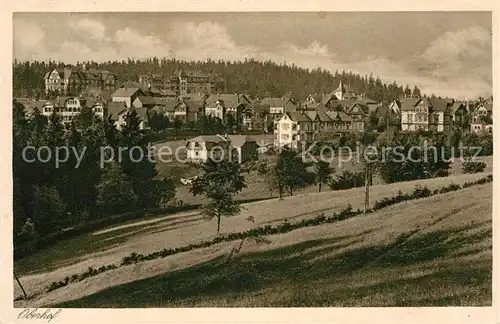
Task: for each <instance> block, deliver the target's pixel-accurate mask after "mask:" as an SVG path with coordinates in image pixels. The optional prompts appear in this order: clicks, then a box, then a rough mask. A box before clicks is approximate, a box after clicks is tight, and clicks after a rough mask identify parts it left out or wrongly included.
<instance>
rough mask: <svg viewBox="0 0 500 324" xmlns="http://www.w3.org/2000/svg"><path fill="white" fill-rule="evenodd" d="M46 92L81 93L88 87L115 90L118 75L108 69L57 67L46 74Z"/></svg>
mask: <svg viewBox="0 0 500 324" xmlns="http://www.w3.org/2000/svg"><path fill="white" fill-rule="evenodd" d="M44 83H45V93H46V94H47V95H49V94H51V93H54V94H56V95H72V96H78V95H81V94H82V93H83V92H84V91H85V90H86V89H88V88H93V89H98V90H103V91H109V92H112V91H114V90H115V89H116V88H117V86H118V79H117V76H116V75H115V74H114V73H112V72H110V71H107V70H97V69H86V68H85V66H84V67H83V68H72V67H66V68H56V69H53V70H51V71H48V72H47V73H46V74H45V75H44Z"/></svg>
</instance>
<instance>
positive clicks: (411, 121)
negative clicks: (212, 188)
mask: <svg viewBox="0 0 500 324" xmlns="http://www.w3.org/2000/svg"><path fill="white" fill-rule="evenodd" d="M406 116H407V119H408V122H409V123H413V115H412V114H411V113H409V114H407V115H406Z"/></svg>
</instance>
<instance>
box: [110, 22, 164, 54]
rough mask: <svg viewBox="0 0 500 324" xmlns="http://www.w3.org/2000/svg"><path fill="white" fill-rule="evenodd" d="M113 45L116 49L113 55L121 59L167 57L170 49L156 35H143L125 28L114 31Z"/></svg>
mask: <svg viewBox="0 0 500 324" xmlns="http://www.w3.org/2000/svg"><path fill="white" fill-rule="evenodd" d="M113 41H114V44H115V45H116V47H117V53H116V55H115V57H116V56H118V57H121V59H126V58H129V57H130V58H134V59H144V58H149V57H153V56H156V57H169V56H170V54H171V47H170V45H169V44H167V43H165V42H164V41H163V40H162V39H161V38H160V37H158V36H156V35H143V34H141V33H139V32H138V31H137V30H134V29H132V28H129V27H126V28H125V29H120V30H118V31H116V33H115V35H114V39H113Z"/></svg>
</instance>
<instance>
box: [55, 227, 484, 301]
mask: <svg viewBox="0 0 500 324" xmlns="http://www.w3.org/2000/svg"><path fill="white" fill-rule="evenodd" d="M473 228H475V226H464V227H461V228H455V229H453V230H443V231H436V232H431V233H426V234H419V233H416V232H415V231H413V232H409V233H405V234H402V235H400V236H399V237H398V238H396V239H395V240H394V241H393V242H391V243H389V244H380V245H374V246H366V247H359V248H354V249H351V250H348V251H344V252H340V253H334V252H338V251H339V250H340V249H342V248H345V247H347V246H349V245H352V243H353V241H359V239H362V238H363V236H359V235H358V237H356V236H344V237H338V238H333V239H323V240H311V241H306V242H302V243H299V244H295V245H292V246H288V247H285V248H279V249H274V250H270V251H265V252H254V253H247V254H244V255H236V256H235V258H234V259H233V260H232V261H231V263H229V264H225V262H224V260H225V256H221V257H219V258H216V259H214V260H212V261H210V262H206V263H203V264H200V265H197V266H194V267H190V268H187V269H182V270H178V271H173V272H171V273H167V274H164V275H160V276H157V277H153V278H148V279H143V280H138V281H135V282H133V283H129V284H124V285H120V286H116V287H111V288H108V289H106V290H103V291H101V292H98V293H96V294H93V295H89V296H86V297H84V298H81V299H78V300H75V301H70V302H65V303H62V304H60V305H56V306H57V307H76V308H78V307H85V308H89V307H90V308H92V307H94V308H101V307H118V308H119V307H132V308H133V307H175V306H178V305H183V306H186V305H188V306H196V305H200V304H204V303H207V301H210V303H211V305H212V306H214V307H215V306H217V305H216V304H217V301H218V300H224V299H225V298H226V297H228V296H231V298H232V299H242V298H244V297H247V296H252V295H255V294H257V293H259V292H262V291H263V290H266V289H272V288H273V287H290V289H291V291H297V292H298V293H297V296H296V298H294V297H292V298H288V299H282V300H279V301H274V302H273V305H272V306H275V307H294V306H295V307H296V306H309V307H314V306H318V307H319V306H328V305H345V304H346V303H347V304H348V305H349V303H351V304H352V305H351V306H357V305H359V306H370V305H362V302H360V301H359V300H360V298H362V297H367V296H368V297H369V296H371V295H376V294H380V293H382V294H386V295H391V294H392V295H394V294H396V295H397V294H400V293H401V294H402V296H406V297H405V298H406V299H405V298H403V297H401V298H402V299H398V298H396V299H394V300H392V301H389V302H388V301H385V302H384V303H386V304H387V303H388V305H386V304H385V305H384V306H398V305H400V304H404V302H405V300H406V301H408V300H414V299H412V296H411V292H412V290H413V289H417V288H418V289H422V287H424V289H427V288H428V289H432V288H433V287H436V286H440V287H443V289H444V290H446V289H457V287H462V286H467V285H471V284H472V285H482V286H484V285H485V283H486V285H489V286H491V260H489V261H487V262H486V263H484V264H483V265H482V266H481V267H480V268H478V269H469V267H466V268H464V269H462V268H461V267H458V268H453V269H449V268H446V269H441V268H439V269H435V270H436V271H434V272H433V273H431V274H428V275H424V276H420V277H418V278H413V279H398V278H394V279H393V280H390V281H388V282H382V283H377V284H372V285H370V284H369V283H367V285H365V286H362V287H358V288H354V287H352V286H349V285H350V284H349V281H343V279H342V278H343V277H344V278H347V277H350V278H351V279H350V280H351V281H350V282H351V283H352V282H353V281H352V278H353V276H356V271H360V275H359V280H360V281H361V282H363V281H362V280H363V277H362V275H361V271H362V272H363V273H366V272H367V271H371V273H372V275H373V276H375V277H377V273H384V271H387V269H392V270H394V269H403V270H402V272H403V273H404V269H405V267H408V266H412V265H417V264H419V263H423V262H428V261H432V260H436V259H443V258H453V257H454V255H455V253H456V251H457V250H458V249H459V248H461V247H463V246H468V245H471V244H474V243H477V242H481V241H483V240H484V239H485V238H488V236H491V229H488V230H483V231H479V232H477V233H473V234H466V233H464V232H465V231H467V230H470V229H473ZM364 235H365V236H366V235H369V234H364ZM271 240H272V237H271ZM323 247H324V248H323ZM319 255H326V257H323V258H321V259H318V258H317V257H318V256H319ZM476 270H477V271H476ZM325 280H326V282H327V284H325ZM329 280H331V281H329ZM318 282H321V283H322V284H318ZM329 282H331V284H330V283H329ZM488 283H489V284H488ZM313 287H314V288H313ZM425 287H427V288H425ZM313 289H314V294H313V295H311V293H313V291H312V290H313ZM481 289H482V290H481V293H483V294H486V292H484V289H485V288H484V287H483V288H481ZM302 292H304V293H302ZM408 292H409V293H408ZM487 293H488V294H489V295H488V296H487V295H485V296H475V299H474V300H477V301H481V300H491V290H489V291H488V292H487ZM325 294H326V295H325ZM301 296H302V297H301ZM304 296H308V297H307V298H305V297H304ZM454 296H455V297H453V296H452V297H450V298H448V299H446V298H447V297H446V296H437V297H436V296H434V297H430V298H429V300H428V301H425V300H423V301H421V302H419V303H422V304H426V303H428V306H433V304H434V303H436V304H438V305H439V304H443V303H446V302H458V304H460V303H459V301H461V300H463V299H460V298H459V297H457V295H454ZM263 298H264V299H265V296H264V297H263ZM439 298H443V299H442V300H441V301H440V300H439ZM415 302H418V301H415ZM262 303H263V301H262V300H258V299H257V300H256V301H255V305H247V306H248V307H253V306H261V305H262ZM266 305H267V304H266ZM56 306H52V307H56Z"/></svg>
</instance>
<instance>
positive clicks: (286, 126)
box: [281, 123, 290, 130]
mask: <svg viewBox="0 0 500 324" xmlns="http://www.w3.org/2000/svg"><path fill="white" fill-rule="evenodd" d="M289 128H290V125H289V124H288V123H284V124H281V129H282V130H288V129H289Z"/></svg>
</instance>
